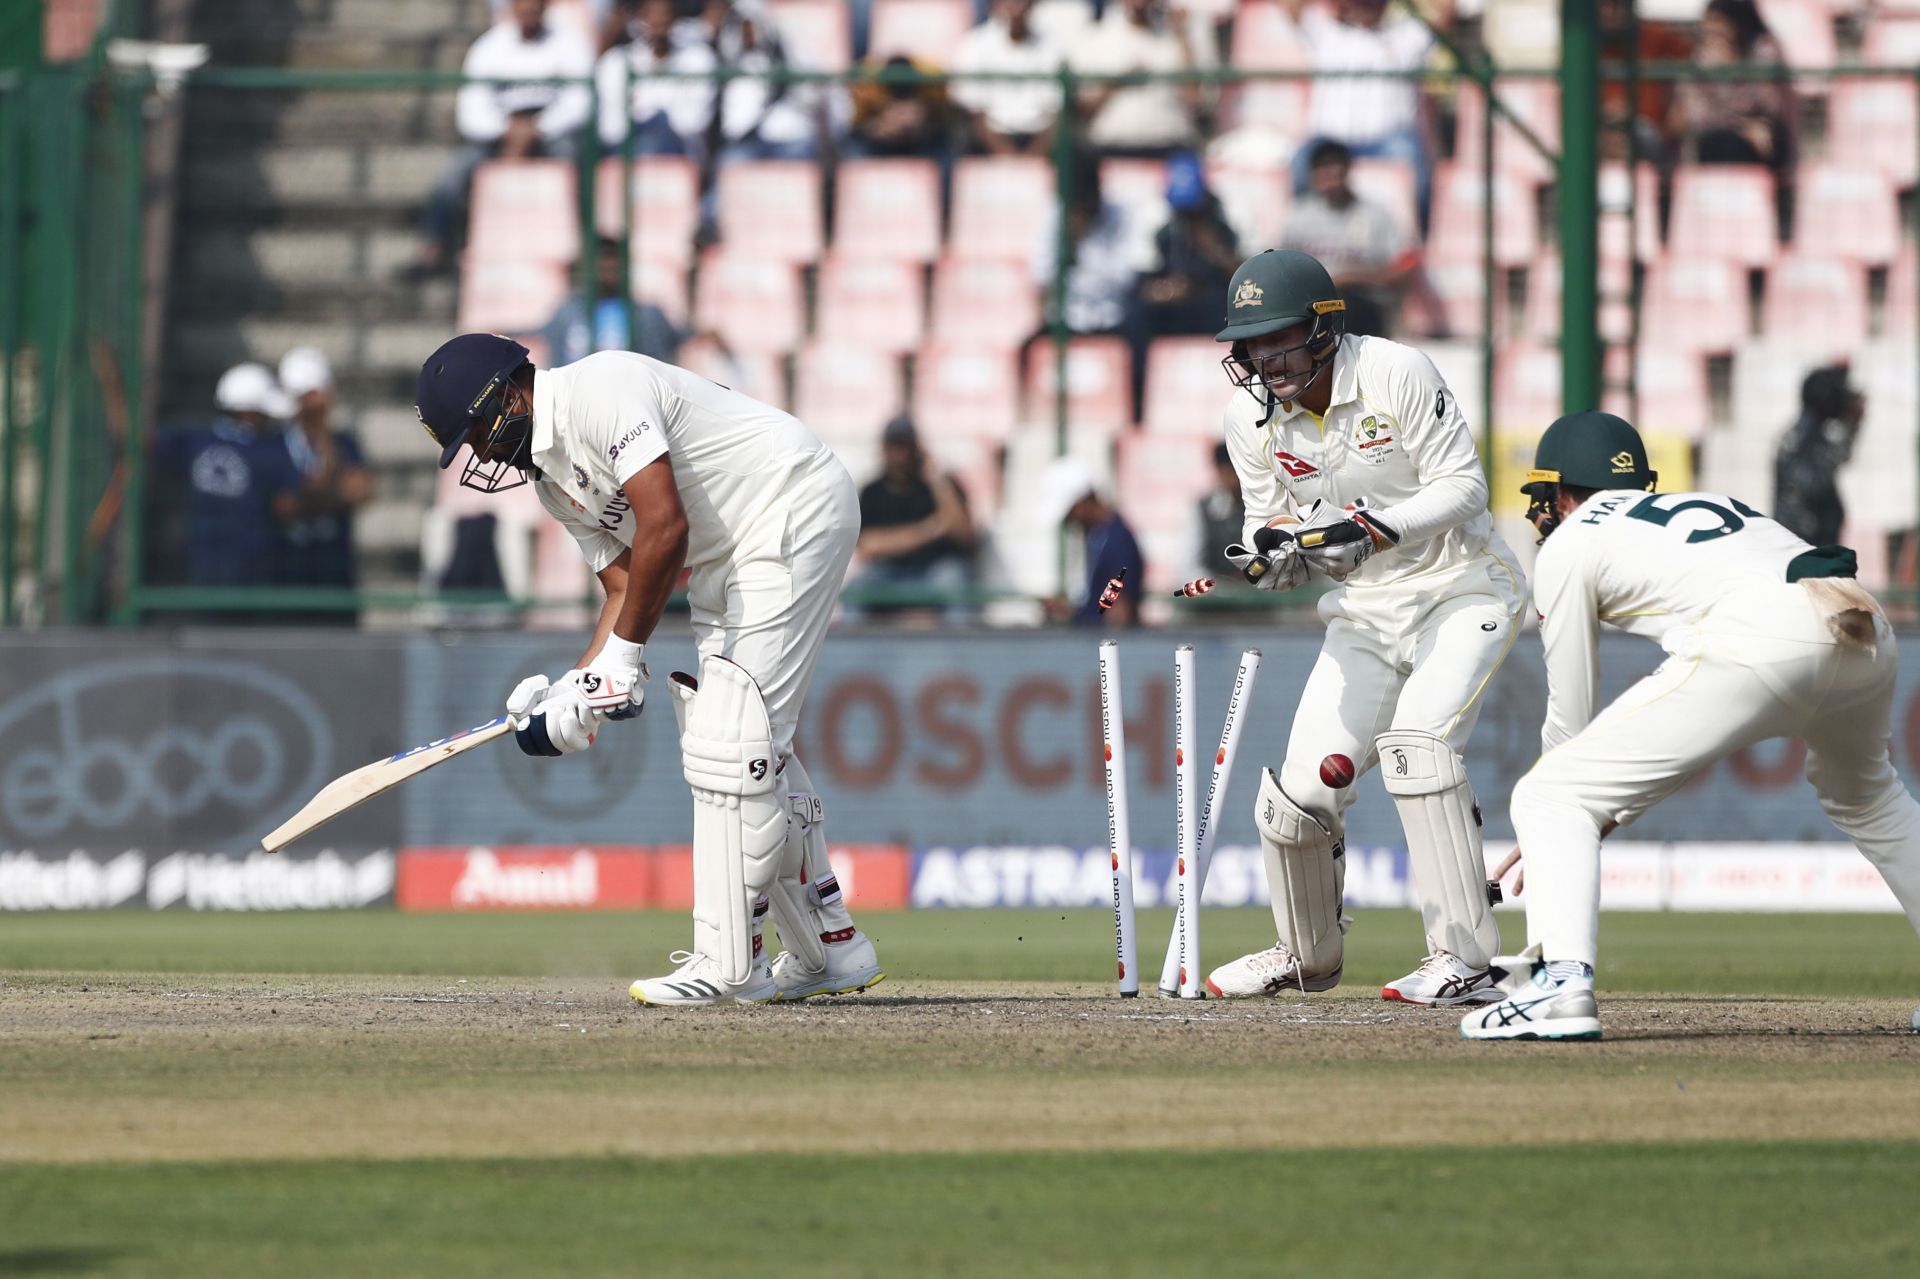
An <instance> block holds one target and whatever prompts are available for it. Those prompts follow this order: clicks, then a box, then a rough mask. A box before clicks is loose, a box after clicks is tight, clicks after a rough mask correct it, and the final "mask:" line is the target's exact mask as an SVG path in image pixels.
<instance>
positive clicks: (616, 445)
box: [607, 422, 647, 462]
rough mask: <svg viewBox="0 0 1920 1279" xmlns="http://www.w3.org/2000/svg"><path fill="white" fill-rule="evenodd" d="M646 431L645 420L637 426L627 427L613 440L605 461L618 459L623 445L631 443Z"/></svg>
mask: <svg viewBox="0 0 1920 1279" xmlns="http://www.w3.org/2000/svg"><path fill="white" fill-rule="evenodd" d="M646 433H647V424H646V423H645V422H642V423H641V424H640V425H638V426H630V427H628V428H627V433H626V434H625V435H622V436H621V437H620V438H619V439H617V440H615V441H614V442H613V445H612V447H611V448H609V449H608V450H607V461H609V462H615V461H618V460H619V458H620V450H621V449H624V448H625V447H627V445H629V444H631V443H633V442H634V441H635V440H637V439H639V438H640V437H641V436H642V435H645V434H646Z"/></svg>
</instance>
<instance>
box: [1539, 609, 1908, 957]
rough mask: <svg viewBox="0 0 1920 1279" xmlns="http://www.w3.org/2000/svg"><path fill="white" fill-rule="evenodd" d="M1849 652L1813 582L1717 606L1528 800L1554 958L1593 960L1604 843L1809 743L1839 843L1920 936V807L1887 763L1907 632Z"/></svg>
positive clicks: (1671, 645) (1550, 760)
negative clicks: (1856, 856)
mask: <svg viewBox="0 0 1920 1279" xmlns="http://www.w3.org/2000/svg"><path fill="white" fill-rule="evenodd" d="M1875 625H1876V637H1875V647H1874V650H1873V651H1871V652H1869V651H1866V650H1864V649H1860V648H1850V647H1844V646H1842V645H1840V644H1839V643H1837V642H1836V641H1835V640H1834V639H1833V637H1832V635H1831V634H1830V633H1829V631H1828V630H1827V625H1826V622H1825V620H1824V619H1823V618H1822V617H1821V616H1819V614H1818V613H1816V611H1815V609H1814V608H1813V606H1812V604H1811V603H1810V602H1809V600H1808V597H1807V595H1806V593H1805V592H1804V591H1803V589H1802V588H1801V587H1800V586H1798V585H1788V584H1785V583H1783V584H1781V585H1780V586H1779V587H1776V588H1768V589H1766V590H1762V591H1758V592H1753V593H1750V594H1745V595H1743V596H1741V597H1740V598H1739V599H1737V600H1727V601H1724V602H1722V603H1721V604H1719V605H1716V606H1715V607H1714V608H1713V609H1712V610H1710V611H1709V612H1708V613H1707V614H1706V615H1705V617H1703V618H1702V619H1701V621H1700V622H1699V623H1698V625H1697V626H1696V627H1695V628H1694V629H1693V632H1692V633H1691V634H1682V635H1681V636H1679V637H1676V638H1672V639H1670V640H1669V642H1668V651H1669V653H1670V654H1671V656H1669V657H1668V659H1667V661H1665V662H1664V663H1662V664H1661V666H1660V668H1659V669H1658V670H1656V671H1654V672H1653V674H1651V675H1649V676H1647V677H1646V678H1645V679H1643V680H1641V681H1640V682H1639V683H1637V684H1635V685H1634V686H1633V687H1632V688H1630V689H1628V690H1627V691H1626V692H1625V693H1624V694H1622V695H1621V697H1620V699H1619V700H1618V701H1616V702H1614V703H1613V704H1612V705H1610V706H1608V707H1607V708H1606V709H1605V710H1603V711H1602V712H1601V713H1600V714H1599V715H1597V716H1595V717H1594V720H1593V722H1592V723H1591V724H1589V725H1588V726H1587V727H1586V729H1585V730H1583V731H1582V732H1580V733H1578V734H1576V735H1574V736H1573V737H1572V738H1570V739H1569V740H1567V741H1565V742H1563V743H1561V744H1560V745H1559V746H1557V747H1555V748H1554V749H1553V750H1551V751H1548V752H1547V753H1546V754H1545V755H1543V756H1542V757H1541V758H1540V761H1539V762H1538V763H1537V764H1535V765H1534V766H1533V768H1532V769H1531V770H1530V771H1529V772H1528V773H1527V775H1526V776H1525V777H1523V778H1521V779H1520V782H1519V784H1518V785H1516V786H1515V787H1514V790H1513V826H1514V832H1515V834H1516V835H1518V836H1519V840H1520V847H1521V849H1522V850H1523V853H1524V856H1525V869H1526V893H1525V895H1524V897H1523V898H1522V900H1523V901H1524V902H1525V903H1526V907H1527V939H1528V941H1529V942H1539V943H1540V944H1541V945H1542V946H1543V948H1544V949H1545V952H1546V957H1547V958H1548V959H1568V960H1582V961H1585V962H1586V963H1589V964H1591V963H1593V962H1594V956H1595V954H1596V952H1597V949H1598V940H1597V937H1598V932H1599V926H1600V832H1601V829H1602V827H1603V826H1604V825H1605V824H1606V823H1607V822H1608V821H1618V822H1621V823H1626V822H1629V821H1632V820H1633V819H1634V818H1635V817H1638V816H1639V815H1640V814H1641V813H1643V812H1645V811H1646V810H1647V809H1648V808H1650V807H1652V806H1653V805H1654V804H1657V803H1659V802H1660V801H1661V800H1663V799H1665V798H1666V797H1667V796H1668V795H1671V794H1673V792H1674V791H1676V790H1678V789H1679V788H1680V787H1681V786H1682V785H1684V784H1685V783H1686V781H1687V779H1688V778H1689V777H1691V776H1692V775H1693V774H1694V773H1695V772H1697V771H1698V770H1699V769H1701V768H1703V767H1705V766H1706V765H1708V764H1711V763H1713V762H1714V761H1715V760H1717V759H1719V758H1721V757H1722V756H1723V755H1726V754H1728V753H1730V752H1732V751H1735V750H1738V749H1739V748H1741V747H1743V746H1750V745H1752V744H1753V743H1755V742H1760V741H1765V740H1766V739H1768V738H1771V737H1799V738H1802V739H1804V740H1805V741H1806V743H1807V752H1808V753H1807V780H1808V781H1810V782H1812V783H1813V789H1814V793H1815V794H1816V795H1818V796H1819V799H1820V804H1821V807H1823V808H1824V809H1825V810H1826V813H1827V816H1828V817H1829V818H1830V819H1831V820H1832V821H1833V824H1834V825H1835V826H1836V827H1838V828H1839V830H1840V832H1841V833H1842V834H1843V835H1845V836H1847V838H1849V839H1851V840H1852V841H1853V843H1854V844H1855V845H1856V846H1857V847H1858V848H1859V849H1860V851H1861V852H1862V853H1864V854H1865V855H1866V857H1867V860H1868V861H1870V862H1872V863H1873V864H1874V866H1875V867H1876V868H1878V869H1879V871H1880V874H1881V875H1882V877H1884V878H1885V879H1886V881H1887V886H1888V887H1889V888H1891V889H1892V890H1893V894H1894V896H1895V897H1896V898H1897V899H1898V900H1899V902H1900V905H1901V906H1902V907H1903V908H1904V909H1905V910H1906V912H1907V918H1908V919H1910V920H1912V921H1913V922H1914V926H1915V927H1916V928H1920V803H1916V802H1915V801H1914V798H1913V796H1912V795H1910V794H1908V793H1907V789H1906V787H1905V786H1903V785H1902V784H1901V782H1900V778H1899V776H1898V775H1897V774H1896V773H1895V772H1894V769H1893V764H1892V763H1891V761H1890V760H1889V758H1888V748H1889V745H1890V737H1891V727H1890V721H1891V716H1892V713H1893V689H1894V676H1895V673H1896V671H1897V668H1898V666H1899V657H1898V653H1897V652H1896V650H1895V646H1894V638H1893V632H1892V631H1891V630H1889V629H1888V628H1887V626H1886V624H1885V623H1884V622H1881V621H1878V620H1877V619H1876V623H1875Z"/></svg>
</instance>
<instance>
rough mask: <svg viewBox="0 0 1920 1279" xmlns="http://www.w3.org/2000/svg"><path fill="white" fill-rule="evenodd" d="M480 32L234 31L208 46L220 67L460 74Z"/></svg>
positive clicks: (218, 36) (216, 36)
mask: <svg viewBox="0 0 1920 1279" xmlns="http://www.w3.org/2000/svg"><path fill="white" fill-rule="evenodd" d="M475 34H476V33H473V32H469V31H466V30H464V29H462V30H453V31H429V32H414V31H375V30H348V29H342V28H337V27H301V28H296V29H293V30H290V31H289V30H277V31H273V32H266V31H259V30H233V31H223V32H220V33H219V34H212V35H209V36H208V37H207V38H206V44H207V46H208V48H209V51H210V52H211V54H212V57H211V58H210V59H209V62H210V64H211V65H213V66H216V67H259V66H276V67H290V68H293V69H295V70H316V71H332V70H348V71H365V70H368V69H369V68H375V67H378V68H382V69H392V70H403V71H458V70H459V69H460V64H461V62H462V61H463V60H464V59H465V58H466V56H467V48H468V46H469V45H471V44H472V43H473V41H474V36H475Z"/></svg>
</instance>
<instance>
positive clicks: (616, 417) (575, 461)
mask: <svg viewBox="0 0 1920 1279" xmlns="http://www.w3.org/2000/svg"><path fill="white" fill-rule="evenodd" d="M663 454H664V455H666V456H667V457H668V458H669V459H671V462H672V466H673V479H674V485H675V487H677V488H678V489H679V490H680V503H681V505H682V506H684V507H685V508H686V513H687V525H688V533H687V564H688V566H689V567H695V568H697V567H699V566H700V565H703V564H708V563H713V562H717V561H720V560H724V559H726V558H727V557H729V556H730V555H731V554H732V553H733V551H734V549H735V548H736V547H737V546H739V545H740V544H741V543H742V542H743V541H745V540H747V539H748V538H749V537H750V535H751V533H752V531H753V529H754V526H755V523H756V521H758V520H760V519H762V518H763V517H765V516H766V515H767V513H768V512H770V511H771V510H772V509H773V508H774V506H775V505H776V504H777V503H778V502H780V501H781V500H782V499H783V498H784V497H785V496H786V494H787V493H788V491H789V490H790V488H792V487H793V486H794V485H796V484H798V483H800V482H802V481H804V480H806V479H809V478H811V477H813V476H815V475H817V474H819V473H821V472H825V471H830V470H841V469H842V468H841V467H840V463H839V460H838V459H837V458H835V457H834V455H833V453H832V451H831V450H829V449H828V448H827V446H826V445H824V444H822V443H821V442H820V440H819V439H818V438H816V437H815V436H814V434H813V432H811V431H809V430H808V429H807V428H806V427H805V426H804V425H803V424H802V423H801V422H800V421H799V420H798V419H797V418H794V417H792V416H790V415H789V414H786V413H782V412H781V411H780V410H779V409H776V408H773V407H772V406H770V405H766V404H762V403H760V402H759V401H758V400H755V399H751V398H749V397H747V396H745V395H741V394H740V393H739V392H737V391H732V390H729V389H727V388H726V387H724V386H720V385H718V384H716V383H713V382H709V381H708V380H707V379H705V378H703V377H701V376H699V375H698V374H695V373H689V372H687V371H686V370H685V369H682V368H677V367H675V366H674V365H671V364H667V363H664V362H662V361H660V360H656V359H652V358H651V357H649V356H645V355H637V354H634V353H632V352H628V351H601V352H598V353H596V354H594V355H589V356H588V357H586V358H585V359H584V360H580V361H578V362H576V363H573V364H569V365H566V366H565V367H563V368H557V369H543V370H540V371H539V372H536V373H535V374H534V377H533V462H534V465H535V466H536V467H538V468H539V471H540V478H539V479H538V480H537V481H536V482H535V488H536V491H537V492H538V493H539V496H540V504H541V505H542V506H544V507H546V509H547V511H548V512H549V513H550V514H551V515H552V516H553V517H554V518H555V519H557V520H559V521H560V522H561V523H562V524H564V525H566V527H567V531H568V532H570V533H572V534H573V537H574V540H575V541H577V542H579V544H580V549H581V552H582V553H583V554H585V556H586V558H587V563H588V564H589V565H590V566H591V567H592V568H593V570H594V572H596V573H597V572H599V571H600V570H601V569H603V568H605V567H606V566H607V565H609V564H611V563H613V561H614V560H616V559H618V558H619V556H620V552H621V551H622V550H624V549H625V548H626V547H629V546H631V545H632V544H633V532H634V519H633V511H632V509H631V508H630V506H629V505H628V502H627V499H626V495H625V494H624V493H622V492H621V485H623V484H625V483H626V482H627V480H628V479H630V478H632V476H633V475H634V474H636V473H637V472H638V471H639V470H640V469H641V468H642V467H644V466H646V465H647V464H648V463H650V462H652V461H654V460H655V459H656V458H658V457H660V456H661V455H663Z"/></svg>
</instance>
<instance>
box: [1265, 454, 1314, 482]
mask: <svg viewBox="0 0 1920 1279" xmlns="http://www.w3.org/2000/svg"><path fill="white" fill-rule="evenodd" d="M1273 460H1274V461H1276V462H1278V463H1279V464H1280V469H1281V470H1283V471H1285V472H1286V473H1287V474H1288V475H1289V476H1291V477H1292V478H1294V479H1296V480H1298V479H1304V478H1306V477H1307V476H1309V475H1318V474H1319V473H1320V468H1319V467H1317V466H1315V465H1314V464H1313V463H1311V462H1303V461H1301V460H1300V459H1299V458H1297V457H1295V456H1294V455H1293V454H1291V453H1288V452H1285V451H1284V450H1281V449H1275V450H1274V451H1273Z"/></svg>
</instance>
